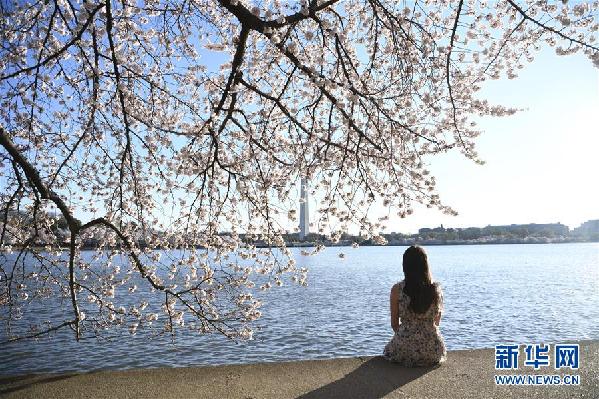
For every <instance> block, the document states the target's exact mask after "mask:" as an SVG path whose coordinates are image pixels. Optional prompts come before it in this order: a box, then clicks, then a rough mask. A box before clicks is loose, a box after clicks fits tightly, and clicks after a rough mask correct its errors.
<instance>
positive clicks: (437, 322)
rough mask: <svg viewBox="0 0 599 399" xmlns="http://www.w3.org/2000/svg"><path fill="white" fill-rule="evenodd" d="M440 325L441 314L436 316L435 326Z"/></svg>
mask: <svg viewBox="0 0 599 399" xmlns="http://www.w3.org/2000/svg"><path fill="white" fill-rule="evenodd" d="M429 320H430V319H429ZM439 323H441V312H439V313H437V316H435V325H436V326H438V325H439Z"/></svg>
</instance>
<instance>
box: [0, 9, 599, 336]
mask: <svg viewBox="0 0 599 399" xmlns="http://www.w3.org/2000/svg"><path fill="white" fill-rule="evenodd" d="M1 3H2V7H1V12H2V18H1V22H0V24H1V26H0V37H1V43H2V44H1V49H0V97H1V99H0V101H1V107H0V184H1V185H2V190H0V220H1V227H0V245H1V248H0V251H1V252H0V307H1V309H2V310H1V317H2V321H3V323H4V327H5V332H4V336H5V338H6V339H5V341H10V340H16V339H22V338H31V337H37V336H40V335H43V334H46V333H49V332H53V331H56V330H59V329H67V328H70V329H72V331H74V336H75V337H76V338H77V339H79V338H80V337H82V336H84V335H86V334H87V335H94V334H101V333H102V332H103V331H105V330H106V329H110V328H112V327H114V328H119V327H122V328H127V329H129V331H130V332H131V333H136V332H137V331H140V329H146V328H154V329H156V330H158V331H163V332H170V333H173V332H175V331H177V330H178V329H190V330H193V331H197V332H198V333H212V332H219V333H222V334H225V335H227V336H229V337H232V338H249V337H251V334H252V328H251V327H252V322H253V321H254V320H256V319H257V318H259V316H260V311H259V307H260V301H259V300H258V299H257V298H256V296H255V292H256V290H257V289H259V288H262V289H265V290H267V289H268V288H270V287H271V286H272V285H281V284H283V282H284V281H286V280H291V281H292V282H296V283H299V284H304V285H305V284H306V270H305V269H304V268H301V267H298V266H297V265H296V264H295V262H294V259H293V256H292V254H291V252H290V250H289V249H287V248H286V245H285V240H284V234H285V233H286V232H287V231H288V230H289V226H290V225H292V226H293V225H295V223H296V222H295V220H296V217H297V216H296V214H297V212H296V209H297V208H298V202H299V201H300V199H299V198H298V190H297V182H298V181H299V180H300V179H301V178H306V179H308V180H309V181H310V182H311V186H310V190H311V195H312V197H313V199H314V201H315V202H316V204H317V210H316V216H317V220H316V221H315V222H314V226H315V229H316V230H317V231H318V232H319V233H323V234H327V235H328V236H329V237H330V239H331V240H332V241H335V240H336V239H338V237H339V236H340V234H342V233H343V232H345V231H347V230H348V229H349V228H350V227H351V226H358V227H359V228H360V229H361V231H362V233H363V234H365V235H366V236H368V237H374V239H375V241H376V240H378V241H379V242H381V241H383V240H382V239H381V237H380V236H379V232H380V231H382V229H383V228H384V227H385V223H386V218H381V219H376V220H373V219H374V218H373V217H372V216H371V212H370V210H371V209H372V208H373V207H375V204H382V206H384V207H385V208H386V209H388V211H389V214H397V215H399V216H400V217H406V216H408V215H410V214H411V213H412V212H413V205H414V204H418V203H419V204H424V205H426V206H429V207H436V208H438V209H440V210H441V211H443V212H446V213H449V214H453V213H455V211H454V210H453V209H451V208H450V207H448V206H446V205H444V204H442V203H441V201H440V198H439V195H438V194H437V193H436V191H435V178H434V176H431V174H430V173H429V171H428V170H427V169H426V164H427V159H428V157H430V156H434V155H435V154H439V153H443V152H447V151H460V152H461V153H463V154H464V156H466V157H468V158H471V159H472V160H474V161H475V162H481V163H482V161H481V160H480V159H479V158H478V155H477V153H476V148H475V139H476V137H477V136H478V135H479V134H480V133H481V132H480V130H479V129H478V128H477V125H476V119H477V118H479V117H481V116H505V115H510V114H512V113H513V112H515V110H514V109H511V108H509V107H506V106H501V105H495V104H490V103H489V102H488V101H487V100H485V99H484V98H480V97H479V96H478V93H479V91H480V89H481V87H482V85H483V83H484V82H485V81H487V80H489V79H499V78H502V77H507V78H510V79H512V78H515V77H516V76H517V74H518V71H519V69H521V68H522V67H523V66H524V65H525V64H526V63H528V62H531V61H532V60H533V59H534V55H535V52H537V51H538V50H539V49H540V48H541V47H542V46H544V45H549V46H552V47H554V48H555V52H556V53H557V54H559V55H567V54H573V53H583V54H585V55H586V56H588V58H589V59H590V60H591V62H593V63H594V65H596V66H598V67H599V47H598V45H597V43H596V39H597V31H598V28H599V18H598V9H599V3H598V2H597V1H593V2H579V3H573V4H569V3H568V2H566V1H564V2H556V3H555V4H554V3H553V2H545V1H530V2H525V1H520V0H505V1H498V2H487V1H472V0H468V1H463V0H460V1H447V0H415V1H397V0H309V1H307V0H302V1H299V2H296V1H290V2H286V1H280V0H263V1H254V0H138V1H129V0H120V1H112V0H44V1H39V0H19V1H9V0H2V2H1ZM257 241H260V242H262V243H264V244H265V246H266V248H258V247H257V245H256V242H257ZM90 243H92V244H90ZM88 246H91V247H93V248H92V249H91V250H88V248H87V247H88ZM319 248H320V246H319V247H318V248H317V249H319ZM51 300H53V302H48V301H51ZM44 303H46V304H47V303H52V307H53V311H54V313H53V316H52V318H51V319H49V320H41V321H40V320H37V319H36V321H35V322H34V321H33V319H28V317H29V316H30V315H31V314H32V313H33V312H36V311H39V309H40V306H41V308H43V304H44ZM40 304H42V305H40ZM36 309H37V310H36Z"/></svg>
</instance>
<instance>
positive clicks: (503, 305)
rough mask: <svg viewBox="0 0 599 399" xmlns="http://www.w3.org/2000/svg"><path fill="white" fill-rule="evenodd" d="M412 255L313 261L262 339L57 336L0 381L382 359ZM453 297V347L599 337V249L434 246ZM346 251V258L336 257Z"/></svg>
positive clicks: (31, 349)
mask: <svg viewBox="0 0 599 399" xmlns="http://www.w3.org/2000/svg"><path fill="white" fill-rule="evenodd" d="M404 249H405V248H404V247H361V248H358V249H352V248H327V249H326V250H325V251H324V252H323V253H321V254H319V255H317V256H313V257H304V256H301V255H299V250H294V253H296V254H297V256H296V258H297V263H298V266H306V267H308V268H309V270H310V272H309V277H308V287H301V286H297V285H295V284H286V285H284V286H283V287H280V288H273V289H272V291H271V292H269V293H267V294H266V295H263V297H262V298H263V299H264V301H265V304H264V305H263V307H262V314H263V316H262V318H261V319H260V320H259V321H258V322H257V326H259V328H258V329H257V331H256V333H255V336H254V339H253V340H252V341H248V342H242V343H235V342H233V341H230V340H228V339H226V338H224V337H222V336H198V335H191V333H184V334H179V335H178V336H177V338H176V339H175V340H174V341H173V340H172V339H171V338H170V337H158V338H153V339H148V337H147V336H144V334H137V335H135V336H130V335H128V334H127V333H126V332H125V333H123V334H122V335H121V336H120V337H117V338H113V339H111V340H109V341H106V340H97V339H95V338H92V339H86V340H83V341H80V342H76V341H75V340H74V339H73V334H72V333H71V332H70V331H65V332H64V333H58V334H54V335H53V336H52V338H51V339H43V340H40V341H38V342H32V341H26V342H18V343H14V344H9V345H2V346H0V374H5V375H6V374H23V373H32V372H64V371H82V370H86V371H89V370H95V369H105V368H111V369H125V368H137V367H182V366H195V365H215V364H231V363H252V362H264V361H286V360H299V359H320V358H332V357H347V356H358V355H376V354H380V353H381V351H382V349H383V347H384V345H385V343H386V342H387V341H388V340H389V339H390V337H391V335H392V330H391V327H390V323H389V308H388V307H389V303H388V302H389V289H390V287H391V286H392V284H393V283H395V282H397V281H399V280H401V279H402V271H401V255H402V253H403V251H404ZM427 251H428V253H429V261H430V264H431V269H432V272H433V276H434V279H436V280H438V281H439V282H440V283H441V285H442V287H443V290H444V295H445V313H444V315H443V319H442V322H441V331H442V334H443V336H444V338H445V342H446V345H447V347H448V349H464V348H486V347H492V346H494V345H495V344H497V343H504V342H513V343H541V342H558V341H564V340H581V339H599V323H598V320H599V306H598V305H599V244H597V243H588V244H587V243H585V244H546V245H541V244H538V245H476V246H475V245H473V246H435V247H433V246H431V247H428V248H427ZM340 252H343V253H345V254H346V257H345V259H340V258H339V256H338V254H339V253H340Z"/></svg>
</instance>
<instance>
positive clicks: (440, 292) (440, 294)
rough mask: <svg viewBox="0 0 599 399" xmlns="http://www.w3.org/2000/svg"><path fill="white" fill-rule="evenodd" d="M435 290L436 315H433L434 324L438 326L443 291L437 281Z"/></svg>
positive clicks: (441, 309)
mask: <svg viewBox="0 0 599 399" xmlns="http://www.w3.org/2000/svg"><path fill="white" fill-rule="evenodd" d="M435 290H436V291H437V299H436V302H437V303H436V307H437V315H436V316H435V325H436V326H438V325H439V323H441V314H442V313H443V291H441V286H440V285H439V283H435Z"/></svg>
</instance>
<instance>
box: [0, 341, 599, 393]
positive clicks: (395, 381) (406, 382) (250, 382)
mask: <svg viewBox="0 0 599 399" xmlns="http://www.w3.org/2000/svg"><path fill="white" fill-rule="evenodd" d="M580 345H581V353H580V369H579V370H578V371H577V372H573V371H569V370H568V371H564V370H563V369H562V370H554V369H553V361H552V363H551V364H552V365H551V367H544V368H542V369H540V370H539V371H537V372H534V370H533V369H532V368H531V367H523V365H522V362H523V359H522V358H521V359H520V363H521V364H520V369H519V370H514V371H512V372H511V373H509V372H497V371H496V370H495V368H494V360H495V352H494V350H493V349H480V350H463V351H452V352H450V353H449V354H448V359H447V362H446V363H445V364H443V365H442V366H440V367H437V368H422V369H406V368H402V367H398V366H397V365H395V364H392V363H389V362H387V361H385V360H384V359H382V358H380V357H355V358H346V359H331V360H313V361H300V362H284V363H261V364H249V365H233V366H215V367H190V368H170V369H139V370H128V371H100V372H91V373H82V374H60V375H59V374H56V375H33V376H22V377H6V378H0V396H2V397H7V398H215V399H216V398H241V399H250V398H298V399H299V398H302V399H316V398H369V399H374V398H452V399H459V398H590V399H597V398H599V341H582V342H580ZM521 352H522V351H521ZM521 357H522V355H521ZM515 373H517V374H544V375H548V374H560V375H564V374H578V375H579V376H580V380H581V384H580V385H578V386H537V387H530V386H528V387H523V386H511V387H508V386H496V385H495V380H494V375H496V374H515Z"/></svg>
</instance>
